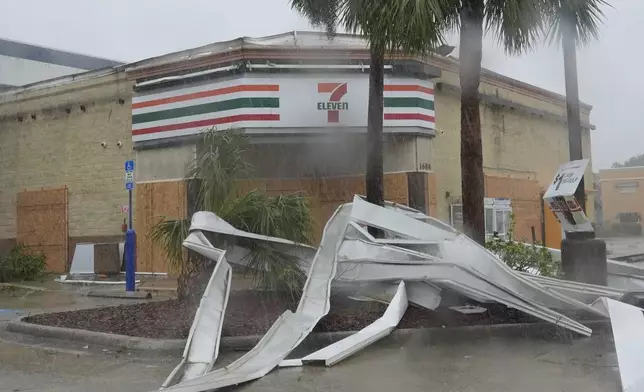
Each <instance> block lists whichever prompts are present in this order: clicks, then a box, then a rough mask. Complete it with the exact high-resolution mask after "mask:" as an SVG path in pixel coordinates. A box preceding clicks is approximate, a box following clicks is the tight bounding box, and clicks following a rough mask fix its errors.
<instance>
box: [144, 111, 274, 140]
mask: <svg viewBox="0 0 644 392" xmlns="http://www.w3.org/2000/svg"><path fill="white" fill-rule="evenodd" d="M279 120H280V115H279V114H237V115H235V116H227V117H219V118H211V119H208V120H199V121H190V122H186V123H181V124H171V125H161V126H158V127H151V128H143V129H137V130H133V131H132V135H147V134H150V133H157V132H167V131H177V130H180V129H187V128H197V127H210V126H214V125H219V124H227V123H232V122H237V121H279Z"/></svg>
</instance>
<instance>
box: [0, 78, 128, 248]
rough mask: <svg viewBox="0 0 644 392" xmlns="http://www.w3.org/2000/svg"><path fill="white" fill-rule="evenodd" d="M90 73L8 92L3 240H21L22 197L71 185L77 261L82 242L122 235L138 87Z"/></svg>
mask: <svg viewBox="0 0 644 392" xmlns="http://www.w3.org/2000/svg"><path fill="white" fill-rule="evenodd" d="M84 75H92V77H85V78H83V76H84ZM84 75H80V79H79V80H75V81H70V82H68V83H63V82H61V83H58V84H57V85H54V83H52V84H51V86H50V87H48V86H47V85H41V87H39V88H37V89H33V90H25V91H23V92H20V93H17V94H16V93H13V94H7V93H6V94H5V95H0V184H2V187H0V239H5V240H6V239H12V238H15V236H16V195H17V193H18V192H20V191H23V190H38V189H41V188H45V189H48V188H60V187H63V186H67V188H68V219H69V236H70V245H71V246H70V248H69V249H70V252H69V254H70V257H71V255H73V249H74V247H73V245H74V244H75V243H76V242H78V241H81V240H92V241H97V240H100V239H105V238H108V237H109V238H114V237H115V236H119V237H120V233H121V224H122V223H123V218H124V217H125V214H123V213H122V212H121V206H123V205H127V200H128V198H127V193H126V191H125V189H124V183H123V177H124V168H123V165H124V161H125V160H126V159H128V158H131V157H133V153H132V138H131V133H130V129H131V120H130V118H131V109H130V107H131V94H132V93H131V92H132V84H131V83H130V82H128V81H126V80H125V79H124V77H123V75H122V74H116V73H113V72H109V73H108V72H106V73H103V74H102V75H101V74H96V73H89V74H84ZM102 142H104V143H105V147H103V146H101V143H102ZM118 142H121V143H122V146H121V147H118V146H117V143H118ZM5 243H6V241H5Z"/></svg>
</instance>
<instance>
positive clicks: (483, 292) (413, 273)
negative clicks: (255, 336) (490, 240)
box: [336, 262, 603, 336]
mask: <svg viewBox="0 0 644 392" xmlns="http://www.w3.org/2000/svg"><path fill="white" fill-rule="evenodd" d="M336 279H338V280H340V281H344V282H384V281H388V280H404V281H406V282H407V283H408V284H409V282H410V281H427V282H430V283H432V284H436V285H439V286H442V287H444V286H445V285H446V284H447V285H448V286H449V287H450V288H451V289H453V290H456V291H458V292H460V293H462V294H464V295H466V296H468V297H470V298H472V299H475V300H477V301H478V300H481V299H482V300H490V299H492V300H494V301H496V302H499V303H502V304H504V305H506V306H509V307H511V308H515V309H518V310H521V311H523V312H524V313H527V314H531V315H533V316H535V317H537V318H540V319H542V320H544V321H548V322H551V323H553V324H556V325H561V326H563V327H565V328H568V329H570V330H572V331H574V332H577V333H579V334H582V335H586V336H590V333H591V330H590V329H589V328H587V327H585V326H584V325H582V324H580V323H577V322H575V321H573V320H571V319H570V318H568V317H566V316H564V315H562V314H560V313H557V312H555V311H554V310H551V309H548V308H547V307H545V306H542V305H540V304H538V303H535V302H533V301H530V300H529V299H528V298H526V297H524V296H523V295H521V294H519V293H515V292H513V291H511V290H508V289H507V288H505V287H504V286H502V285H498V284H496V283H494V282H492V281H490V280H489V279H488V278H486V277H485V276H484V275H482V274H480V273H478V272H476V271H475V270H472V269H469V268H467V267H464V266H462V265H459V264H455V263H450V262H431V263H429V264H426V265H389V264H376V263H373V264H370V263H350V262H343V263H340V264H339V265H338V276H337V278H336ZM586 306H587V305H586ZM594 312H595V313H598V314H601V315H603V314H602V313H600V312H599V311H597V310H596V309H594Z"/></svg>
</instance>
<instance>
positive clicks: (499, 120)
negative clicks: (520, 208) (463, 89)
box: [432, 70, 594, 221]
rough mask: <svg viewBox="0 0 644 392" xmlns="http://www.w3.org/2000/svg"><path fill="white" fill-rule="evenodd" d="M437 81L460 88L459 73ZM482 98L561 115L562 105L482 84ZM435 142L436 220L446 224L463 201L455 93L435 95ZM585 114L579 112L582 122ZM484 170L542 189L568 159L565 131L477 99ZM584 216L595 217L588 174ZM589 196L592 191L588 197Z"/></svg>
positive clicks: (549, 121)
mask: <svg viewBox="0 0 644 392" xmlns="http://www.w3.org/2000/svg"><path fill="white" fill-rule="evenodd" d="M437 82H443V83H446V84H449V85H450V86H458V85H459V83H458V75H456V74H454V73H452V72H450V71H447V70H445V71H443V75H442V76H441V78H440V80H438V81H437ZM481 92H482V93H483V94H488V95H493V96H496V97H502V98H503V99H505V100H508V101H511V102H513V103H518V104H521V105H525V106H530V107H532V108H535V109H539V110H543V111H547V112H550V113H552V114H555V115H563V116H565V106H562V104H557V103H555V102H549V101H547V100H543V99H541V100H540V99H538V98H537V97H535V96H533V95H532V94H529V93H527V92H520V91H519V90H516V89H510V88H508V87H505V88H503V87H502V86H499V85H494V84H491V83H486V82H485V81H484V82H483V83H482V84H481ZM435 97H436V102H435V107H436V128H437V129H436V138H435V139H434V140H433V146H432V166H433V171H434V173H435V174H436V177H437V184H438V195H437V198H438V217H439V218H440V219H443V220H446V221H449V206H450V204H458V203H460V200H461V168H460V166H461V163H460V96H459V95H458V94H457V93H455V92H454V90H453V89H443V90H442V91H441V90H439V89H437V90H436V91H435ZM588 121H589V113H587V112H582V122H588ZM481 127H482V133H483V166H484V171H485V173H486V174H487V175H491V176H498V177H508V178H514V179H529V180H537V181H538V183H539V185H540V186H541V187H542V188H543V189H545V188H547V187H548V186H549V184H550V182H551V181H552V178H553V176H554V174H555V172H556V170H557V168H558V167H559V165H560V164H562V163H565V162H567V161H568V160H569V159H568V156H569V154H568V131H567V126H566V124H565V123H564V122H562V121H554V120H552V119H548V118H544V117H540V116H536V115H532V114H528V113H526V112H524V111H522V110H519V109H511V108H507V107H500V106H498V105H493V104H490V103H488V102H486V101H485V99H482V100H481ZM583 138H584V139H583V150H584V151H583V153H584V157H588V158H589V157H590V133H589V131H588V130H585V131H584V132H583ZM586 189H587V195H588V201H587V207H588V209H587V211H588V215H589V216H590V217H591V219H592V217H593V216H594V208H593V205H594V203H593V201H594V194H593V191H592V173H591V167H590V165H589V167H588V170H587V172H586ZM589 192H590V193H589Z"/></svg>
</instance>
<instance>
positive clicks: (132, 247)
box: [125, 229, 136, 292]
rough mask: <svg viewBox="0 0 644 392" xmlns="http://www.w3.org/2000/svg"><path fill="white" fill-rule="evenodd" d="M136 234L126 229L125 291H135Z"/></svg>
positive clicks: (132, 230)
mask: <svg viewBox="0 0 644 392" xmlns="http://www.w3.org/2000/svg"><path fill="white" fill-rule="evenodd" d="M135 276H136V232H135V231H134V229H128V230H127V232H126V233H125V291H129V292H132V291H135V289H136V287H135V286H136V283H135Z"/></svg>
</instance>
